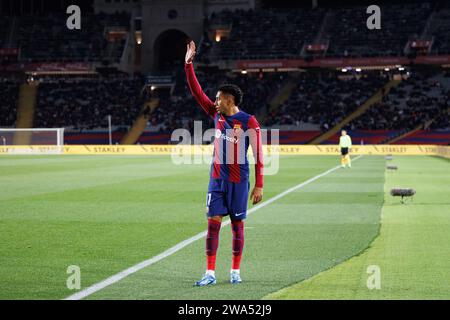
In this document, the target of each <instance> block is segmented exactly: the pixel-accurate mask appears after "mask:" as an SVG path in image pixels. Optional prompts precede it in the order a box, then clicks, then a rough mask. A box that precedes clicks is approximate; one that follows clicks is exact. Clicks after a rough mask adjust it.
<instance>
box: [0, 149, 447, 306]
mask: <svg viewBox="0 0 450 320" xmlns="http://www.w3.org/2000/svg"><path fill="white" fill-rule="evenodd" d="M338 161H339V159H338V157H334V156H290V157H282V158H281V161H280V171H279V173H278V174H277V175H273V176H266V178H265V189H264V197H265V200H268V199H270V198H272V197H274V196H276V195H278V194H280V193H281V192H283V191H285V190H287V189H289V188H291V187H293V186H296V185H298V184H299V183H301V182H304V181H306V180H308V179H309V178H312V177H314V176H316V175H318V174H320V173H323V172H324V171H327V170H329V169H330V168H332V167H334V166H336V165H337V164H338ZM392 163H393V164H394V163H395V164H396V165H398V167H399V170H398V171H395V172H386V171H385V167H386V161H385V159H384V157H375V156H364V157H362V158H360V159H358V160H357V161H355V162H354V163H353V168H352V169H338V170H336V171H333V172H331V173H330V174H328V175H326V176H323V177H321V178H319V179H318V180H316V181H314V182H312V183H310V184H308V185H306V186H304V187H303V188H300V189H298V190H296V191H294V192H292V193H290V194H288V195H286V196H285V197H283V198H281V199H278V200H277V201H275V202H273V203H271V204H269V205H267V206H265V207H262V208H261V209H259V210H257V211H255V212H253V213H252V214H250V215H249V217H248V219H247V221H246V229H245V248H244V256H243V261H242V265H241V270H242V271H241V274H242V277H243V281H244V282H243V283H242V284H240V285H234V286H233V285H231V284H229V274H228V273H229V269H230V265H231V230H230V226H229V225H228V226H224V227H223V229H222V231H221V235H220V245H219V250H218V257H217V271H216V275H217V279H218V282H217V285H215V286H212V287H207V288H195V287H193V283H194V282H195V281H196V280H198V279H199V278H200V277H201V275H202V273H203V272H204V268H205V257H204V240H203V239H201V240H198V241H196V242H194V243H192V244H190V245H189V246H187V247H185V248H183V249H181V250H180V251H178V252H177V253H175V254H173V255H171V256H169V257H167V258H164V259H163V260H161V261H159V262H157V263H155V264H153V265H151V266H149V267H147V268H144V269H142V270H140V271H138V272H136V273H133V274H131V275H129V276H128V277H126V278H124V279H123V280H121V281H119V282H117V283H114V284H112V285H110V286H108V287H106V288H104V289H102V290H100V291H98V292H96V293H94V294H92V295H90V296H88V297H87V299H402V298H406V299H420V298H437V299H449V298H450V259H448V257H449V256H450V200H449V197H448V195H449V194H450V162H449V161H448V160H445V159H441V158H437V157H394V161H392ZM208 173H209V165H185V166H176V165H173V164H172V163H171V161H170V157H165V156H152V157H143V156H2V157H0V186H1V192H0V238H1V241H0V299H63V298H66V297H68V296H70V295H72V294H74V293H76V292H77V291H76V290H69V289H68V288H67V286H66V280H67V278H68V277H69V275H68V274H67V272H66V270H67V267H68V266H70V265H77V266H79V267H80V270H81V289H85V288H87V287H89V286H91V285H93V284H95V283H98V282H100V281H102V280H104V279H106V278H108V277H109V276H111V275H114V274H116V273H118V272H120V271H123V270H124V269H127V268H128V267H130V266H133V265H135V264H137V263H139V262H142V261H144V260H146V259H149V258H151V257H153V256H155V255H158V254H159V253H161V252H163V251H165V250H167V249H169V248H170V247H172V246H174V245H176V244H178V243H180V242H181V241H183V240H185V239H188V238H190V237H192V236H193V235H196V234H198V233H200V232H202V231H204V230H205V227H206V222H205V200H206V198H205V192H206V188H207V183H208V179H209V174H208ZM252 173H253V169H252ZM402 186H406V187H413V188H415V189H416V190H417V195H416V196H415V198H414V200H413V202H411V203H408V204H405V205H402V204H400V200H399V199H398V198H392V197H391V196H390V195H389V190H390V188H392V187H402ZM250 207H251V205H250ZM369 265H377V266H379V268H380V272H381V288H380V289H379V290H369V289H368V288H367V286H366V280H367V277H368V276H369V275H368V274H367V272H366V269H367V267H368V266H369Z"/></svg>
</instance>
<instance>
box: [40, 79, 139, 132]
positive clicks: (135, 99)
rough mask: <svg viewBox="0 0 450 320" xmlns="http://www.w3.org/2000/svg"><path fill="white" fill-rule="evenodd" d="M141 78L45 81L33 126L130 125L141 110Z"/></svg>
mask: <svg viewBox="0 0 450 320" xmlns="http://www.w3.org/2000/svg"><path fill="white" fill-rule="evenodd" d="M143 85H144V80H143V79H142V78H141V77H136V78H131V79H130V78H128V77H119V78H118V77H113V78H106V79H76V78H75V79H69V78H67V79H46V80H44V82H43V83H41V84H40V85H39V93H38V104H37V113H36V119H35V126H37V127H44V128H51V127H69V128H72V129H95V128H107V127H108V122H107V120H106V117H107V116H108V115H111V116H112V122H113V123H114V124H115V125H122V124H126V125H130V124H131V123H132V122H133V120H134V119H135V117H136V116H137V114H138V113H139V110H140V108H141V106H142V102H143V99H144V96H143V95H142V92H141V90H142V88H143Z"/></svg>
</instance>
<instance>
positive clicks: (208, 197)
mask: <svg viewBox="0 0 450 320" xmlns="http://www.w3.org/2000/svg"><path fill="white" fill-rule="evenodd" d="M210 202H211V193H208V194H207V195H206V206H207V207H209V203H210Z"/></svg>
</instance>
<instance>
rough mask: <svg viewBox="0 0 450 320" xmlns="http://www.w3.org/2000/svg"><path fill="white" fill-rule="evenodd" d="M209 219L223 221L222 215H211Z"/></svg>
mask: <svg viewBox="0 0 450 320" xmlns="http://www.w3.org/2000/svg"><path fill="white" fill-rule="evenodd" d="M208 219H210V220H214V221H217V222H222V216H214V217H209V218H208Z"/></svg>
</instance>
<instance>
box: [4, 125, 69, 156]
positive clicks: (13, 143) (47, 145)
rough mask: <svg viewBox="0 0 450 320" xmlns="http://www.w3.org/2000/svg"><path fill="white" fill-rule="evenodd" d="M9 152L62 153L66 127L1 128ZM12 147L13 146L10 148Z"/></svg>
mask: <svg viewBox="0 0 450 320" xmlns="http://www.w3.org/2000/svg"><path fill="white" fill-rule="evenodd" d="M0 136H1V137H2V144H3V145H4V147H6V148H7V149H6V152H5V153H9V154H61V153H62V152H63V146H64V128H21V129H17V128H0ZM8 147H11V148H8Z"/></svg>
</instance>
